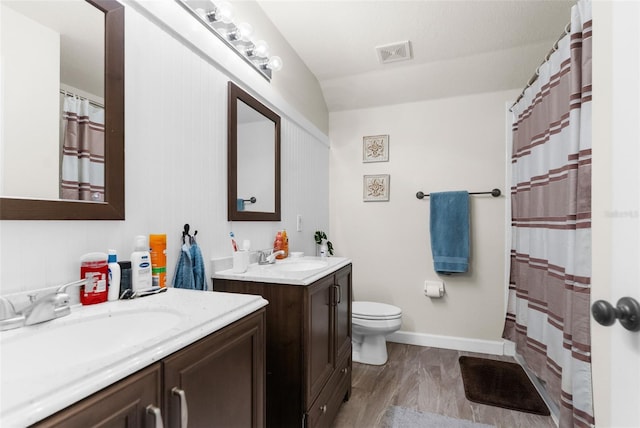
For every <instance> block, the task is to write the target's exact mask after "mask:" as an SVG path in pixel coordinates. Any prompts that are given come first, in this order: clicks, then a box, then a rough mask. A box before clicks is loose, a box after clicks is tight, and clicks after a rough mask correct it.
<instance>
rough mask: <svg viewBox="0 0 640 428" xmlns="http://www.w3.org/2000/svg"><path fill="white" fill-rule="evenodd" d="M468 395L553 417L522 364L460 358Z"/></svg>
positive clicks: (477, 401)
mask: <svg viewBox="0 0 640 428" xmlns="http://www.w3.org/2000/svg"><path fill="white" fill-rule="evenodd" d="M459 362H460V370H461V371H462V382H463V384H464V395H465V396H466V397H467V400H469V401H475V402H476V403H482V404H488V405H490V406H498V407H504V408H505V409H511V410H518V411H520V412H528V413H535V414H536V415H544V416H549V409H548V408H547V406H546V404H544V401H542V398H541V397H540V394H538V391H536V389H535V387H534V386H533V384H532V383H531V381H530V380H529V377H528V376H527V374H526V373H525V371H524V369H523V368H522V367H520V365H519V364H516V363H509V362H506V361H495V360H487V359H484V358H475V357H460V359H459Z"/></svg>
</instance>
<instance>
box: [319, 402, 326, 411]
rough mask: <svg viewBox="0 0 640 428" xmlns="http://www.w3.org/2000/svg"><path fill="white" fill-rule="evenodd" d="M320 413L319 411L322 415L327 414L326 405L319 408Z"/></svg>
mask: <svg viewBox="0 0 640 428" xmlns="http://www.w3.org/2000/svg"><path fill="white" fill-rule="evenodd" d="M320 411H321V412H322V413H327V405H326V404H323V405H322V406H320Z"/></svg>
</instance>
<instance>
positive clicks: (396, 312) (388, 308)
mask: <svg viewBox="0 0 640 428" xmlns="http://www.w3.org/2000/svg"><path fill="white" fill-rule="evenodd" d="M351 313H352V315H353V316H354V317H356V318H366V319H389V318H398V317H399V316H401V315H402V310H401V309H400V308H398V307H397V306H393V305H387V304H386V303H378V302H352V303H351Z"/></svg>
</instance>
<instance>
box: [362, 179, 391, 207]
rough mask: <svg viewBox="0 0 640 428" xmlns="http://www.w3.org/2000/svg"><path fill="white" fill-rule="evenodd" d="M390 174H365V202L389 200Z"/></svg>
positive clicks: (363, 195)
mask: <svg viewBox="0 0 640 428" xmlns="http://www.w3.org/2000/svg"><path fill="white" fill-rule="evenodd" d="M389 178H390V177H389V174H380V175H365V176H364V182H363V194H362V197H363V200H364V201H365V202H374V201H388V200H389Z"/></svg>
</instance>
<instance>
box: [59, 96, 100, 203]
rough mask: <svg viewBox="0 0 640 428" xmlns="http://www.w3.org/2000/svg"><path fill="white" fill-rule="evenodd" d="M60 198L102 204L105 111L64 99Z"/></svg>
mask: <svg viewBox="0 0 640 428" xmlns="http://www.w3.org/2000/svg"><path fill="white" fill-rule="evenodd" d="M62 135H63V141H62V163H61V165H62V168H61V169H62V171H61V174H60V175H61V180H60V197H61V198H62V199H73V200H82V201H93V202H104V109H103V108H101V107H98V106H94V105H91V104H90V103H89V101H88V100H86V99H79V98H76V97H73V96H68V95H67V96H65V97H64V104H63V112H62Z"/></svg>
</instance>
